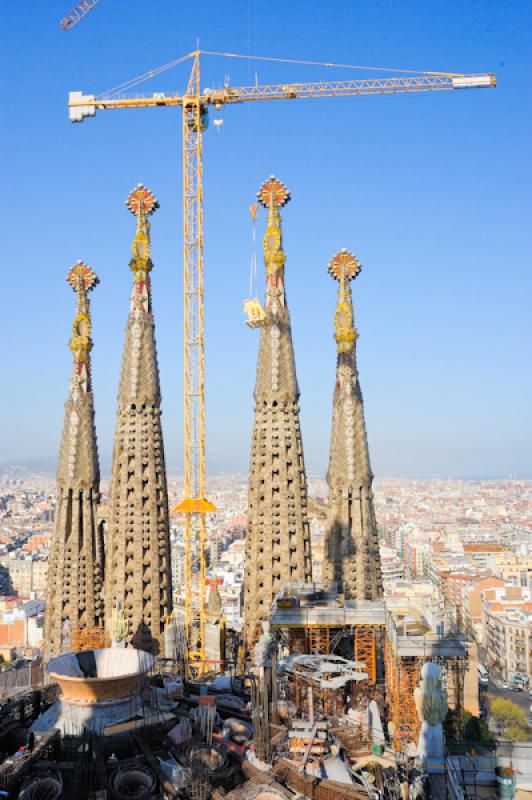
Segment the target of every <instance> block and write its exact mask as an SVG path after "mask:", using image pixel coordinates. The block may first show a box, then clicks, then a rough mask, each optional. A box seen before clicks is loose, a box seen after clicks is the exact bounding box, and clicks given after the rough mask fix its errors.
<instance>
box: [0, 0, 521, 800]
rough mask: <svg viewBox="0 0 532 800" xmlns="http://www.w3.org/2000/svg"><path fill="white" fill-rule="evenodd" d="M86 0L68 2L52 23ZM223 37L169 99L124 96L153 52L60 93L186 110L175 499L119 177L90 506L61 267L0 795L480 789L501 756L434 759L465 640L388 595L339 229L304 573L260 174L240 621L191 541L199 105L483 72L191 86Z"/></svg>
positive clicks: (452, 86) (282, 318)
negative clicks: (110, 85) (106, 407)
mask: <svg viewBox="0 0 532 800" xmlns="http://www.w3.org/2000/svg"><path fill="white" fill-rule="evenodd" d="M95 5H96V2H93V3H88V2H85V3H80V4H79V6H78V7H76V9H74V10H73V12H72V13H71V14H70V15H69V17H66V18H65V20H63V21H62V23H61V25H62V27H63V29H64V30H65V31H68V30H70V29H71V28H72V27H73V26H74V25H76V24H77V23H78V22H80V21H81V20H82V19H83V17H84V16H85V15H86V14H87V13H89V11H90V10H91V9H92V7H93V6H95ZM217 55H219V54H216V53H202V52H201V51H200V50H199V49H198V50H196V51H194V52H192V53H190V54H188V55H187V56H185V57H183V58H182V59H177V60H176V61H175V62H173V64H172V65H167V66H166V67H164V68H161V71H162V70H163V69H167V68H168V67H169V66H176V65H178V64H181V63H189V64H190V65H191V71H190V75H189V79H188V86H187V89H186V92H185V93H184V94H183V95H173V96H170V95H168V94H163V93H157V92H156V93H146V94H145V95H144V96H140V95H138V94H136V95H128V94H127V91H128V90H130V89H131V88H133V87H136V86H137V85H139V84H141V83H142V81H143V80H144V79H147V78H148V77H149V78H153V77H154V75H155V76H156V75H157V74H158V72H157V71H152V72H151V73H150V74H149V75H147V76H142V77H141V78H136V79H135V80H134V81H131V82H128V83H127V84H124V85H122V86H120V87H118V89H116V90H115V91H114V92H113V93H108V94H103V95H99V96H95V95H93V94H84V93H82V92H72V93H71V94H70V96H69V100H68V114H69V118H70V120H71V121H72V122H76V123H81V122H83V121H84V120H85V119H87V118H90V117H94V116H95V115H96V114H100V113H101V112H103V111H104V110H105V111H107V110H125V109H135V108H156V107H157V108H164V107H166V108H177V109H180V110H181V114H182V137H183V165H182V167H183V243H184V253H183V263H182V267H181V268H180V269H181V270H182V273H183V297H184V327H183V364H184V374H183V386H184V420H183V430H184V443H185V444H184V465H185V468H184V496H183V498H182V500H181V501H180V502H179V504H178V505H177V506H176V507H175V508H174V509H170V508H169V500H168V489H167V476H166V465H165V450H164V444H163V433H162V427H161V420H160V415H161V409H160V405H161V392H160V381H159V368H158V361H157V351H156V341H155V323H154V315H153V309H152V296H151V282H152V280H153V279H154V277H153V276H154V264H153V262H152V260H151V242H152V231H151V226H152V224H153V215H154V214H155V212H156V211H157V209H158V207H159V203H158V201H157V199H156V197H155V194H154V192H153V191H152V190H151V189H149V188H147V187H145V186H144V185H143V184H137V185H136V186H135V188H134V189H133V190H132V191H131V192H130V194H129V195H128V197H127V200H126V205H127V209H128V211H129V212H131V214H132V216H133V217H134V225H135V227H134V233H133V234H132V240H133V244H132V255H131V259H130V261H129V268H130V270H131V273H132V275H131V278H132V286H131V296H130V306H129V312H128V316H127V323H126V329H125V338H124V348H123V355H122V366H121V373H120V384H119V388H118V407H117V422H116V429H115V438H114V450H113V462H112V474H111V481H110V487H109V500H108V503H107V505H106V506H105V509H106V511H105V514H106V516H104V515H103V512H102V510H101V509H102V507H101V490H100V466H99V457H98V447H97V440H96V429H95V421H94V399H93V391H92V381H91V358H92V356H91V351H92V349H93V338H92V317H91V307H90V304H91V293H92V291H93V290H94V289H95V288H96V286H97V284H98V283H99V280H98V277H97V275H96V273H95V272H94V271H93V269H92V268H91V267H90V266H88V265H87V264H85V263H84V262H81V261H80V262H77V263H76V264H75V265H74V266H73V267H72V268H71V269H70V271H69V272H68V276H67V280H68V284H69V285H70V287H71V289H72V290H73V291H74V294H75V303H76V305H75V311H74V320H73V323H72V332H71V338H70V341H69V348H70V351H71V353H72V372H71V377H70V383H69V388H68V395H67V401H66V404H65V418H64V428H63V435H62V439H61V444H60V450H59V459H58V469H57V511H56V517H55V523H54V533H53V541H52V555H51V559H50V564H51V566H50V571H49V577H48V580H49V588H48V595H47V602H46V629H45V659H44V660H45V662H46V666H45V679H44V682H43V685H42V686H35V687H33V688H32V689H31V691H28V692H26V693H22V694H20V695H18V696H16V697H14V698H13V699H11V700H9V701H8V702H7V703H6V704H4V706H3V707H2V708H1V710H0V751H1V753H2V764H1V766H0V795H1V796H3V797H9V798H24V799H25V800H30V798H31V799H32V800H37V799H38V798H41V799H42V800H54V799H55V798H76V799H79V800H84V798H93V799H94V800H96V799H97V798H98V799H99V800H103V798H116V800H121V799H122V798H136V800H148V798H177V797H180V798H190V800H207V798H211V797H212V798H214V800H277V799H279V800H282V798H288V799H290V798H293V799H294V800H297V798H301V797H306V798H310V800H361V799H362V798H371V799H372V800H376V798H390V799H391V798H393V799H394V800H395V799H396V798H397V800H399V798H401V799H404V798H409V797H410V798H417V797H420V798H421V797H456V798H465V797H467V796H474V797H476V796H483V797H492V796H493V797H495V796H496V794H495V793H496V791H497V792H499V788H498V787H500V785H501V784H502V783H504V782H505V781H506V783H507V784H511V775H510V773H508V775H504V774H502V773H497V772H496V770H495V765H492V767H493V768H492V771H491V774H492V777H491V778H490V780H491V783H490V781H488V780H486V782H485V786H484V790H485V791H484V790H483V794H482V795H478V794H476V793H475V794H472V793H471V791H470V786H469V783H468V778H467V774H468V770H467V769H465V768H464V766H463V764H459V765H458V766H456V761H453V762H452V761H450V760H449V759H450V755H449V750H448V748H447V746H446V741H445V730H444V729H445V721H446V719H447V717H448V713H449V710H450V712H451V713H452V714H454V718H458V719H460V715H461V712H462V711H463V710H464V709H467V710H469V711H471V713H478V685H477V675H476V661H475V660H474V658H473V659H472V651H471V646H470V645H469V643H468V641H467V639H466V637H465V636H464V635H463V634H461V633H458V632H457V631H456V630H454V629H449V630H446V629H445V628H444V627H443V626H442V625H438V626H435V624H434V623H433V621H432V619H431V617H430V613H424V612H423V610H420V609H413V608H409V607H405V608H401V609H399V610H398V609H397V608H394V607H391V606H390V607H389V606H388V605H387V600H386V596H385V595H384V592H383V582H382V574H381V567H380V557H379V545H378V530H377V520H376V518H375V512H374V507H373V493H372V481H373V473H372V470H371V464H370V455H369V446H368V439H367V435H366V427H365V418H364V404H363V398H362V391H361V388H360V380H359V374H358V367H357V360H356V345H357V339H358V331H357V328H356V325H355V311H354V304H353V297H352V282H353V281H354V280H355V279H357V278H358V276H359V274H360V271H361V263H360V261H359V260H358V258H357V257H356V256H355V255H354V254H353V253H352V252H350V251H348V250H346V249H340V250H337V251H336V252H335V244H334V243H332V246H331V252H332V253H334V255H332V257H331V260H330V262H329V264H328V265H323V269H324V270H327V271H328V273H329V275H330V276H331V278H332V279H333V280H334V281H335V284H336V286H337V301H336V310H335V315H334V319H332V320H331V321H330V327H331V331H332V332H333V335H334V339H335V342H336V350H337V352H336V374H335V382H334V386H332V387H331V389H332V409H327V410H326V411H325V413H324V416H328V417H329V418H330V419H332V427H331V431H332V432H331V438H330V450H329V467H328V472H327V485H328V499H327V502H326V503H324V504H323V505H322V507H321V512H322V513H323V518H324V520H325V526H326V546H325V553H326V558H325V562H324V574H323V575H322V576H321V581H320V582H316V581H315V580H314V579H313V560H312V543H311V536H310V526H309V521H310V517H311V513H312V509H311V508H310V504H309V497H308V489H307V477H306V471H305V461H304V453H303V444H302V435H301V425H300V417H299V396H300V395H299V385H298V381H297V374H296V354H295V353H294V347H293V342H292V328H291V325H292V323H291V318H290V313H289V306H288V300H287V284H290V281H291V280H293V279H292V278H291V277H290V268H289V266H288V264H289V255H287V254H286V252H285V249H284V245H283V220H282V211H283V209H284V208H285V206H286V205H287V203H288V202H289V201H290V200H291V195H290V191H289V190H288V188H287V187H286V186H285V185H284V184H283V182H282V181H281V180H279V179H278V178H276V177H274V176H271V177H270V178H268V179H267V180H265V182H264V183H263V184H262V185H261V186H260V187H258V192H257V200H256V202H255V201H254V200H253V198H250V201H252V200H253V202H252V204H251V206H250V211H251V215H252V220H253V224H254V225H255V223H257V221H258V224H260V219H261V218H260V216H259V209H260V208H261V207H262V208H263V209H264V212H265V230H264V233H263V252H264V272H265V294H264V298H263V299H259V297H258V296H250V297H248V298H247V299H246V301H245V304H244V310H245V314H246V323H247V325H248V326H249V328H250V329H251V330H252V331H253V330H256V331H257V333H258V335H259V337H260V343H259V348H258V358H257V371H256V383H255V389H254V395H253V397H254V423H253V432H252V437H251V460H250V470H249V494H248V514H247V536H246V552H245V580H244V590H243V596H242V611H243V619H244V628H243V631H241V632H239V631H233V630H231V629H230V627H229V626H228V625H227V624H226V620H225V619H224V616H223V612H222V610H221V606H220V602H219V597H218V595H217V591H216V586H215V585H214V584H212V583H209V581H208V578H207V559H206V549H207V546H208V541H207V528H206V515H208V514H209V513H211V512H213V511H214V510H215V506H214V504H213V503H212V502H210V501H209V499H208V497H207V488H206V487H207V477H206V459H205V438H206V434H205V358H204V345H205V333H204V228H203V205H204V196H203V155H202V152H203V151H202V147H203V145H202V142H203V136H204V134H205V131H206V127H207V125H206V123H207V118H208V114H209V109H212V108H214V109H220V108H221V107H226V106H231V105H237V104H241V103H246V102H256V101H263V100H270V101H276V100H287V99H290V100H296V99H303V98H307V99H311V98H314V99H320V98H323V97H337V96H342V97H353V98H356V97H358V96H361V95H366V96H371V95H386V94H397V93H406V94H409V93H410V94H417V93H420V92H442V91H456V90H463V89H475V88H490V87H491V88H493V87H494V86H495V83H496V81H495V76H494V75H492V74H491V73H490V74H479V75H466V74H455V73H416V74H412V75H404V74H402V75H400V76H389V75H386V76H379V77H377V78H375V77H371V78H364V79H361V80H334V81H330V82H326V81H321V80H320V81H317V82H310V83H297V84H290V83H283V84H281V83H276V84H265V85H260V84H255V85H251V86H241V87H233V86H229V85H225V86H224V87H223V88H221V89H217V90H210V89H206V90H205V89H203V88H202V83H201V71H200V70H201V61H202V58H203V57H204V56H206V57H216V56H217ZM225 56H228V54H225ZM234 57H235V58H236V57H238V56H234ZM242 58H243V57H242ZM276 60H277V61H282V59H276ZM265 61H267V59H265ZM322 66H323V65H322ZM327 66H328V67H332V66H334V65H330V64H329V65H327ZM410 101H411V102H415V98H410ZM89 122H90V124H93V123H92V121H90V120H89ZM296 194H297V193H296ZM296 199H297V198H296ZM81 244H82V243H81ZM353 245H356V242H354V243H353ZM126 261H127V259H124V263H126ZM207 268H208V267H207ZM155 274H156V273H155ZM155 279H156V278H155ZM294 283H295V281H294ZM250 335H252V334H250ZM96 344H98V342H97V341H96ZM235 402H237V403H238V402H240V403H242V404H244V403H247V402H248V398H240V399H239V398H236V399H235ZM171 514H175V515H182V516H180V518H181V519H184V525H185V555H184V558H185V579H186V585H185V592H184V603H183V605H182V606H179V607H176V606H175V605H174V606H173V605H172V586H171V563H170V562H171V555H170V521H169V520H170V515H171ZM472 771H473V772H475V774H476V773H477V772H478V770H477V771H475V770H472ZM449 775H452V776H453V778H452V781H451V782H449V779H448V776H449ZM446 776H447V777H446ZM451 784H452V785H451ZM496 787H497V788H496ZM475 791H476V790H475ZM468 792H469V795H468ZM497 796H500V795H499V794H498V795H497ZM507 796H509V795H507Z"/></svg>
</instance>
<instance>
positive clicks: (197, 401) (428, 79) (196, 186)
mask: <svg viewBox="0 0 532 800" xmlns="http://www.w3.org/2000/svg"><path fill="white" fill-rule="evenodd" d="M200 55H201V51H199V50H197V51H194V52H193V53H190V54H189V55H188V56H186V57H185V58H183V59H179V60H178V61H177V62H175V63H180V62H182V61H183V60H185V59H186V58H192V70H191V73H190V77H189V81H188V85H187V90H186V92H185V94H184V95H168V96H166V95H165V94H163V93H155V94H152V95H146V96H140V97H139V96H130V97H128V96H123V95H116V94H115V95H114V96H111V97H107V96H100V97H96V96H95V95H84V94H82V92H71V93H70V95H69V103H68V107H69V116H70V120H71V121H72V122H82V121H83V120H84V118H85V117H89V116H94V115H95V113H96V111H97V110H100V109H119V108H152V107H156V106H157V107H158V106H162V107H173V106H181V108H182V119H183V274H184V359H183V360H184V473H185V475H184V477H185V485H184V498H183V500H182V502H181V503H179V504H178V505H177V506H176V507H175V509H174V512H178V513H184V514H185V590H184V594H185V598H184V621H185V625H186V631H187V648H188V664H189V669H191V670H192V671H195V672H198V671H199V672H201V671H202V670H204V669H205V668H207V669H208V664H207V663H206V660H205V621H206V602H205V601H206V553H205V550H206V538H207V537H206V514H207V513H208V512H211V511H216V508H215V506H214V505H213V504H212V503H210V502H209V501H208V500H207V499H206V497H205V361H204V287H203V147H202V145H203V142H202V140H203V130H204V124H205V116H206V109H207V107H208V106H209V105H212V106H214V107H215V108H220V107H221V106H222V105H230V104H234V103H243V102H250V101H258V100H291V99H303V98H323V97H353V96H360V95H372V94H398V93H417V92H440V91H447V90H453V89H479V88H490V87H494V86H495V85H496V79H495V76H494V75H493V74H492V73H483V74H479V75H462V74H457V73H417V74H415V75H408V76H400V77H384V78H383V77H380V78H374V79H363V80H347V81H314V82H311V83H286V84H270V85H254V86H241V87H230V86H225V87H224V88H223V89H220V90H210V89H205V90H204V91H203V93H202V91H201V84H200ZM208 55H223V56H232V57H235V58H236V57H240V56H236V55H235V54H229V53H223V54H222V53H210V54H208ZM263 60H268V59H263ZM272 60H274V61H282V59H272ZM170 66H173V64H172V65H170ZM322 66H334V65H331V64H327V65H322ZM164 69H166V67H163V68H160V69H159V70H157V71H156V74H158V73H159V72H161V71H163V70H164ZM153 74H154V73H153V72H152V73H147V74H146V76H141V78H140V79H135V81H132V82H130V84H131V85H132V84H133V83H135V82H140V81H141V80H144V79H146V78H148V77H152V76H153Z"/></svg>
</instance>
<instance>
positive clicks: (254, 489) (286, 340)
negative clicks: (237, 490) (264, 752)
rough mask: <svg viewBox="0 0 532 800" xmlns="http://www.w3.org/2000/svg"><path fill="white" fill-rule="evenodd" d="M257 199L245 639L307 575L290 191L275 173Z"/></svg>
mask: <svg viewBox="0 0 532 800" xmlns="http://www.w3.org/2000/svg"><path fill="white" fill-rule="evenodd" d="M258 199H259V202H260V203H261V204H262V205H263V206H265V207H266V208H267V209H268V225H267V230H266V235H265V237H264V260H265V264H266V296H265V309H264V312H265V314H264V319H263V321H262V323H261V334H260V346H259V356H258V362H257V377H256V383H255V392H254V399H255V419H254V425H253V436H252V446H251V464H250V474H249V490H248V533H247V541H246V563H245V584H244V586H245V594H244V621H245V627H246V637H247V641H248V642H249V643H252V642H253V641H254V638H255V635H256V633H257V631H258V630H259V627H260V623H261V622H262V621H263V620H265V619H267V618H268V617H269V613H270V606H271V603H272V600H273V598H274V596H275V594H276V593H277V592H278V591H279V589H280V588H281V586H282V585H283V584H284V583H288V582H296V581H301V582H307V581H309V580H310V579H311V558H310V533H309V524H308V518H307V481H306V475H305V466H304V459H303V443H302V439H301V429H300V424H299V387H298V383H297V377H296V367H295V360H294V351H293V346H292V332H291V326H290V315H289V313H288V307H287V303H286V294H285V276H284V266H285V261H286V256H285V253H284V251H283V245H282V230H281V214H280V209H281V208H282V207H283V206H284V205H285V204H286V203H287V202H288V201H289V199H290V195H289V192H288V190H287V189H286V187H285V186H284V185H283V184H282V183H281V182H280V181H278V180H277V179H276V178H273V177H272V178H270V180H268V181H266V183H265V184H264V185H263V186H262V187H261V189H260V191H259V192H258Z"/></svg>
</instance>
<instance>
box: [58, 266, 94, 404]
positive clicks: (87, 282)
mask: <svg viewBox="0 0 532 800" xmlns="http://www.w3.org/2000/svg"><path fill="white" fill-rule="evenodd" d="M66 279H67V281H68V283H69V284H70V285H71V287H72V288H73V290H74V291H75V292H76V295H77V302H76V316H75V317H74V322H73V323H72V338H71V339H70V341H69V343H68V346H69V348H70V349H71V351H72V355H73V356H74V366H73V371H72V379H71V391H72V394H76V393H79V392H81V393H83V394H86V393H87V392H90V390H91V374H90V351H91V350H92V339H91V331H92V324H91V315H90V305H89V298H88V296H87V295H88V292H90V291H91V290H92V289H94V287H95V286H96V285H97V284H98V283H99V282H100V281H99V279H98V276H97V275H96V273H95V272H94V271H93V270H92V269H91V268H90V267H88V266H87V264H85V263H84V262H83V261H77V262H76V263H75V264H74V266H73V267H72V269H71V270H70V271H69V273H68V275H67V277H66Z"/></svg>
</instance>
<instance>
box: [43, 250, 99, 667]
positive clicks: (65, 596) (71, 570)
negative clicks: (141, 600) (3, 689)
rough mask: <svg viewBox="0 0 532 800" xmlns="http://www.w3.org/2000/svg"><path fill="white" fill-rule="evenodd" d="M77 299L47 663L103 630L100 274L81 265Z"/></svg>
mask: <svg viewBox="0 0 532 800" xmlns="http://www.w3.org/2000/svg"><path fill="white" fill-rule="evenodd" d="M67 281H68V283H69V284H70V285H71V287H72V288H73V290H74V291H75V292H76V298H77V303H76V316H75V318H74V322H73V325H72V338H71V339H70V342H69V343H68V346H69V347H70V350H71V351H72V355H73V366H72V377H71V379H70V391H69V395H68V398H67V401H66V403H65V421H64V425H63V435H62V438H61V445H60V450H59V460H58V466H57V504H56V515H55V522H54V530H53V534H52V544H51V551H50V559H49V562H48V591H47V595H46V620H45V629H44V642H45V656H46V658H47V659H48V658H52V657H53V656H56V655H58V654H59V653H61V652H62V651H63V650H68V649H69V640H70V635H71V632H72V630H73V629H77V628H95V627H100V626H103V598H102V588H103V586H102V582H103V568H104V552H103V536H102V532H101V530H100V529H99V528H98V523H97V506H98V503H99V500H100V471H99V467H98V449H97V445H96V431H95V428H94V402H93V396H92V385H91V362H90V352H91V350H92V339H91V317H90V307H89V298H88V293H89V292H90V291H91V289H93V288H94V287H95V286H96V284H97V283H98V278H97V277H96V274H95V273H94V272H93V271H92V269H90V267H88V266H87V265H86V264H84V263H83V262H82V261H78V263H77V264H75V265H74V266H73V267H72V269H71V270H70V272H69V273H68V275H67Z"/></svg>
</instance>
